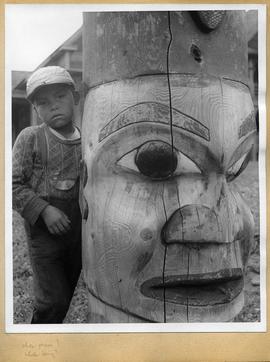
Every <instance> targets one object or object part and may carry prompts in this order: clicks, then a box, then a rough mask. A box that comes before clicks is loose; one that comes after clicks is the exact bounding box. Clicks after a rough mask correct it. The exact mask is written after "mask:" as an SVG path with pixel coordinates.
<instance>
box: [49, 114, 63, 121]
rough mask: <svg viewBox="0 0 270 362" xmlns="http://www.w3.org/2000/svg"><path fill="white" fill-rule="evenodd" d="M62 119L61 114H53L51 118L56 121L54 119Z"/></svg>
mask: <svg viewBox="0 0 270 362" xmlns="http://www.w3.org/2000/svg"><path fill="white" fill-rule="evenodd" d="M60 118H63V115H62V114H55V115H54V116H52V117H51V119H52V120H56V119H60Z"/></svg>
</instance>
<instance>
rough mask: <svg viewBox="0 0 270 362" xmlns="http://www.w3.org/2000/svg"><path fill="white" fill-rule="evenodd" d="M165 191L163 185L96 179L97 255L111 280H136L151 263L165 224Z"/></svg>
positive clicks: (94, 223) (119, 178) (94, 225)
mask: <svg viewBox="0 0 270 362" xmlns="http://www.w3.org/2000/svg"><path fill="white" fill-rule="evenodd" d="M161 192H162V186H161V185H158V184H156V185H155V186H154V187H153V185H152V186H151V188H150V187H149V186H147V184H146V185H145V184H144V183H130V181H129V180H128V178H126V177H123V176H117V175H110V176H109V175H107V177H104V178H100V179H97V180H96V182H95V185H94V190H93V192H92V194H91V196H90V199H91V203H92V205H93V207H92V217H93V219H92V222H91V223H92V225H91V229H93V228H94V229H96V239H98V242H97V241H96V253H97V254H99V256H98V257H100V258H101V256H102V258H103V259H104V263H106V273H108V277H109V278H117V279H118V280H120V279H121V280H122V281H123V282H124V281H125V280H127V279H128V278H131V279H134V281H135V280H136V279H137V276H138V275H139V273H140V272H142V270H143V269H144V268H145V266H146V265H147V263H148V262H149V261H150V260H151V257H152V255H153V253H154V251H155V249H156V247H157V244H158V243H160V234H161V229H162V226H163V225H164V222H165V216H164V209H163V206H162V197H161ZM90 208H91V207H90ZM108 250H110V253H108ZM105 259H106V260H105ZM116 266H117V267H116ZM116 269H117V273H116ZM114 274H115V275H114ZM116 274H117V275H116ZM131 282H132V281H131Z"/></svg>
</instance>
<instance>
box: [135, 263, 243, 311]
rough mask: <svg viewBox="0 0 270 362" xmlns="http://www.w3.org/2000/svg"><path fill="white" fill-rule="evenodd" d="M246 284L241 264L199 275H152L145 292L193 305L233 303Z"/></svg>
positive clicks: (144, 288)
mask: <svg viewBox="0 0 270 362" xmlns="http://www.w3.org/2000/svg"><path fill="white" fill-rule="evenodd" d="M243 287H244V281H243V272H242V270H241V269H239V268H235V269H224V270H221V271H219V272H217V273H206V274H202V275H201V274H200V275H199V274H198V275H188V276H186V275H170V276H166V277H164V278H162V277H155V278H152V279H148V280H147V281H145V282H144V283H143V284H142V286H141V293H142V294H143V295H145V296H146V297H148V298H153V299H158V300H161V301H164V300H165V301H166V302H167V303H175V304H182V305H189V306H211V305H215V304H226V303H230V302H231V301H232V300H233V299H235V298H236V297H237V296H238V295H239V294H240V293H241V291H242V289H243Z"/></svg>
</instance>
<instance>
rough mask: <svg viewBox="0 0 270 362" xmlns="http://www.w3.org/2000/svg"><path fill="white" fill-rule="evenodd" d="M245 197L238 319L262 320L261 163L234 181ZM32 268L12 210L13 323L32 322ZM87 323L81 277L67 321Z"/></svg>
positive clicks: (252, 164) (20, 224)
mask: <svg viewBox="0 0 270 362" xmlns="http://www.w3.org/2000/svg"><path fill="white" fill-rule="evenodd" d="M235 183H236V184H237V186H238V188H239V189H240V191H241V194H242V196H243V197H244V199H245V200H246V201H247V204H248V205H249V206H250V208H251V211H252V213H253V216H254V220H255V241H256V243H255V247H254V248H253V249H252V250H251V254H250V258H249V262H248V265H247V275H246V281H245V306H244V308H243V309H242V311H241V313H240V314H239V315H238V316H237V317H236V318H235V319H234V321H235V322H257V321H259V320H260V276H259V271H260V267H259V265H260V262H259V185H258V163H257V162H255V161H253V162H250V163H249V165H248V167H247V169H246V170H245V171H244V172H243V174H242V175H240V176H239V177H238V178H237V180H236V181H235ZM32 280H33V278H32V270H31V267H30V264H29V255H28V250H27V243H26V234H25V230H24V226H23V220H22V218H21V217H20V216H19V215H18V213H16V212H15V211H14V212H13V281H14V282H13V290H14V323H29V322H30V320H31V312H32V305H33V292H32ZM86 322H87V294H86V288H85V284H84V281H83V279H82V277H81V278H80V280H79V282H78V285H77V288H76V290H75V293H74V296H73V299H72V303H71V306H70V308H69V312H68V314H67V316H66V319H65V323H86Z"/></svg>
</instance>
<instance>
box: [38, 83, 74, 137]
mask: <svg viewBox="0 0 270 362" xmlns="http://www.w3.org/2000/svg"><path fill="white" fill-rule="evenodd" d="M76 103H77V100H75V99H74V97H73V92H72V89H71V88H70V87H69V86H67V85H65V84H52V85H47V86H44V87H43V88H41V89H40V90H38V91H37V93H36V95H35V98H34V101H33V104H34V107H35V109H36V111H37V113H38V116H39V117H40V118H41V120H42V121H43V122H44V123H46V124H47V125H48V126H49V127H52V128H54V129H55V130H59V131H60V130H61V129H63V128H66V127H68V126H70V125H71V124H72V121H73V118H74V105H75V104H76Z"/></svg>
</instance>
